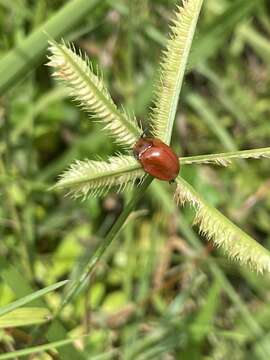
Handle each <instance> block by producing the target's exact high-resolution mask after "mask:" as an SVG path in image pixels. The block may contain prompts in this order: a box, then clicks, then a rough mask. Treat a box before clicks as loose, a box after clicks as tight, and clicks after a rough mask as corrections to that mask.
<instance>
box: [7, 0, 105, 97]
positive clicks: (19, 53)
mask: <svg viewBox="0 0 270 360" xmlns="http://www.w3.org/2000/svg"><path fill="white" fill-rule="evenodd" d="M98 2H99V1H98V0H73V1H70V2H68V3H67V5H65V6H64V7H63V8H62V9H60V10H59V11H58V12H57V13H56V14H55V15H54V16H52V17H51V18H50V19H49V20H48V21H47V22H46V23H45V24H43V25H41V26H40V27H39V28H38V29H37V30H36V31H34V32H33V33H32V34H31V35H29V36H28V37H27V38H26V39H24V40H23V41H22V42H21V43H20V44H19V45H18V46H16V47H15V48H14V49H13V50H11V51H10V52H9V53H8V54H7V55H6V56H5V57H4V58H3V59H2V60H1V61H0V95H2V94H3V93H4V92H5V91H6V90H8V89H9V88H10V87H11V86H12V85H14V84H15V83H16V82H17V81H18V80H20V78H22V77H23V76H24V75H25V74H27V73H28V72H30V71H31V70H32V69H33V66H34V65H35V64H36V63H37V62H38V61H39V60H40V58H41V57H42V56H43V55H44V54H45V52H46V50H47V46H48V36H47V35H46V34H45V31H46V32H47V33H48V34H50V36H52V37H53V38H54V39H59V38H60V37H61V36H63V35H64V34H67V33H68V32H69V31H70V30H71V29H72V28H73V27H74V26H75V25H76V24H79V23H80V21H82V19H83V18H84V17H85V16H86V15H87V14H88V13H89V11H90V10H91V9H93V7H94V6H95V5H96V4H97V3H98Z"/></svg>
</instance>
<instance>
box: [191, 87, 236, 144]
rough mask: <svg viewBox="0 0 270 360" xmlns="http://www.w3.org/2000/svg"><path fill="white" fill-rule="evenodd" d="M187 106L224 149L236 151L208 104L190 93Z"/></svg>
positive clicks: (197, 95) (231, 140) (232, 141)
mask: <svg viewBox="0 0 270 360" xmlns="http://www.w3.org/2000/svg"><path fill="white" fill-rule="evenodd" d="M187 102H188V104H189V105H190V106H191V107H192V109H193V110H195V111H196V113H197V114H198V115H199V116H200V119H201V121H203V122H204V123H205V124H206V125H207V126H208V128H209V131H211V132H213V133H214V134H215V135H216V137H217V138H218V139H219V141H220V142H221V144H222V145H223V146H224V148H225V149H226V150H228V151H236V150H237V146H236V144H235V141H234V139H233V137H232V136H231V135H230V133H229V132H228V131H227V130H226V128H225V127H224V126H223V124H221V123H220V121H219V119H218V118H217V116H216V114H215V113H214V111H213V110H212V109H211V107H210V104H209V103H207V101H206V100H205V99H204V98H203V97H202V96H200V95H199V94H195V93H191V94H190V95H189V96H188V97H187Z"/></svg>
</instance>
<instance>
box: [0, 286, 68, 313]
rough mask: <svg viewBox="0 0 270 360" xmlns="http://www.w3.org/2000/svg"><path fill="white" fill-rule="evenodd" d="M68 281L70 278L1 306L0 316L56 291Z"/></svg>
mask: <svg viewBox="0 0 270 360" xmlns="http://www.w3.org/2000/svg"><path fill="white" fill-rule="evenodd" d="M67 282H68V280H64V281H60V282H58V283H56V284H53V285H50V286H47V287H46V288H44V289H41V290H38V291H36V292H34V293H32V294H30V295H27V296H25V297H23V298H21V299H19V300H16V301H14V302H12V303H11V304H8V305H6V306H3V307H1V308H0V317H1V316H3V315H4V314H7V313H9V312H10V311H14V310H15V309H17V308H19V307H21V306H24V305H26V304H28V303H30V302H32V301H33V300H35V299H38V298H40V297H41V296H44V295H45V294H48V293H49V292H51V291H54V290H56V289H58V288H60V287H61V286H63V285H65V284H66V283H67Z"/></svg>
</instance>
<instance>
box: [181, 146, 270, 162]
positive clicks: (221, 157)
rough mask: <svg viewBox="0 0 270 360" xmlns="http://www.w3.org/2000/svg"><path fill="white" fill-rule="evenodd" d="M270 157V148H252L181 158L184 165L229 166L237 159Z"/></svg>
mask: <svg viewBox="0 0 270 360" xmlns="http://www.w3.org/2000/svg"><path fill="white" fill-rule="evenodd" d="M261 158H268V159H269V158H270V148H259V149H252V150H240V151H232V152H226V153H220V154H210V155H198V156H190V157H184V158H181V159H180V161H181V164H182V165H189V164H215V165H221V166H228V165H230V164H232V160H236V159H238V160H239V159H261Z"/></svg>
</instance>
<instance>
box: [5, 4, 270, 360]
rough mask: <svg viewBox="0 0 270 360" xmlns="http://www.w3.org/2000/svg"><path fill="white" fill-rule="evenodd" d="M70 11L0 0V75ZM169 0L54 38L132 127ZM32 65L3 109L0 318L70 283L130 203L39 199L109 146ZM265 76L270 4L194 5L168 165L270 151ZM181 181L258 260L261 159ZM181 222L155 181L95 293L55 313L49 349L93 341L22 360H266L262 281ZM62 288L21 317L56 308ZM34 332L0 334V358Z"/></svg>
mask: <svg viewBox="0 0 270 360" xmlns="http://www.w3.org/2000/svg"><path fill="white" fill-rule="evenodd" d="M66 3H67V2H66V1H63V0H54V1H53V0H36V1H31V0H13V1H5V0H0V34H1V41H0V56H1V58H0V72H1V70H2V71H3V69H4V68H3V59H4V56H5V55H6V54H7V53H8V52H9V51H10V50H11V49H13V48H14V47H15V46H17V45H18V44H20V43H21V42H23V39H24V38H26V37H27V36H28V35H29V34H30V33H31V32H33V31H35V30H36V29H38V27H39V26H40V25H41V24H43V23H44V22H45V21H46V20H47V19H48V18H50V17H51V16H53V15H55V14H57V13H58V11H59V10H60V9H61V8H62V7H63V6H64V5H65V4H66ZM176 3H179V2H178V1H176V0H138V1H132V0H130V1H129V0H109V1H97V2H96V3H95V4H94V5H93V8H92V9H91V11H88V12H86V13H85V14H84V16H83V18H82V19H80V21H79V23H77V24H76V25H74V26H73V28H72V29H69V31H68V32H67V33H65V34H62V36H63V37H64V38H65V39H66V40H72V41H74V43H75V46H76V47H77V48H81V49H82V50H83V51H84V52H86V53H87V55H88V56H89V57H90V58H91V60H92V61H93V62H94V63H95V64H99V66H100V68H101V69H102V70H103V72H104V79H105V82H106V83H107V85H108V87H109V89H110V91H111V94H112V96H113V98H114V99H115V101H116V102H117V104H124V105H125V106H126V107H128V108H129V109H132V110H133V111H134V112H135V114H136V116H137V117H138V118H139V119H140V120H141V121H142V122H143V123H144V126H147V116H148V111H149V108H150V107H151V99H152V90H153V81H154V80H155V78H156V76H157V69H158V63H159V59H160V54H161V50H162V47H163V46H164V43H165V40H166V35H167V32H168V25H169V23H170V19H171V16H172V12H173V9H174V8H175V4H176ZM66 21H67V22H68V21H69V18H67V19H66ZM32 45H33V51H34V49H35V46H36V45H35V43H34V42H33V44H32ZM39 55H40V56H39V59H38V60H37V61H36V62H35V64H33V63H29V64H28V67H27V69H26V70H25V71H24V72H25V74H24V76H23V77H21V78H17V79H15V80H14V81H13V82H12V83H11V84H10V85H9V88H8V89H6V90H5V92H4V93H3V94H2V96H1V98H0V128H1V131H0V199H1V202H0V233H1V240H0V306H3V305H6V304H8V303H9V302H11V301H13V300H15V299H18V298H20V297H22V296H25V295H27V294H29V293H31V292H32V291H34V290H37V289H40V288H43V287H45V286H48V285H50V284H52V283H55V282H57V281H60V280H63V279H66V278H68V277H70V276H76V274H78V273H80V269H81V268H82V266H83V264H84V263H85V262H86V261H87V259H88V258H89V256H90V255H91V253H92V252H93V250H94V249H95V247H96V246H97V244H98V243H99V242H100V241H101V239H102V237H103V236H104V235H105V234H106V232H107V230H108V229H109V228H110V226H111V224H112V223H113V222H114V220H115V219H116V217H117V216H118V215H119V213H120V212H121V209H122V208H123V206H125V203H126V201H127V199H128V198H129V197H130V193H127V194H124V195H117V194H115V193H113V192H111V193H110V194H109V195H107V196H106V197H105V198H90V199H88V200H86V201H84V202H81V201H75V200H71V199H70V198H66V197H64V194H62V193H59V192H53V191H48V188H49V187H50V186H51V185H53V184H54V182H55V180H56V179H57V176H58V175H59V173H61V172H62V171H63V170H64V169H65V168H66V167H67V166H68V165H69V164H70V163H71V162H72V161H74V160H75V159H84V158H96V157H97V156H102V157H106V156H108V155H111V154H113V153H114V152H116V151H117V150H118V148H117V147H116V146H115V145H114V144H113V143H112V142H111V141H108V138H107V136H106V134H105V133H103V132H102V131H101V128H100V126H99V124H97V123H95V122H93V121H89V120H88V119H87V115H86V114H84V113H83V112H82V111H80V109H78V108H77V107H76V106H75V104H74V103H72V102H71V101H70V100H69V99H68V98H67V93H66V91H65V90H63V89H62V88H60V87H58V85H57V84H56V83H55V82H54V81H53V80H52V79H51V77H50V70H49V69H48V67H46V66H45V63H46V61H47V60H46V55H45V54H44V53H42V51H41V52H40V54H39ZM1 59H2V60H1ZM30 70H31V71H30ZM269 70H270V4H269V1H267V0H265V1H264V0H219V1H216V0H205V4H204V8H203V11H202V14H201V17H200V21H199V25H198V30H197V33H196V36H195V41H194V44H193V47H192V51H191V56H190V61H189V66H188V71H187V75H186V79H185V83H184V88H183V91H182V100H181V102H180V104H179V111H178V115H177V119H176V122H175V131H174V137H173V147H174V149H175V150H176V152H177V153H178V154H179V155H181V156H190V155H200V154H207V153H216V152H225V151H233V150H236V149H251V148H257V147H267V146H269V137H270V123H269V119H270V72H269ZM9 71H12V69H9V68H7V69H6V68H5V72H9ZM6 74H7V75H8V73H6ZM0 85H1V79H0ZM181 171H182V175H183V176H184V177H185V178H186V179H187V180H188V181H190V182H191V183H192V184H193V185H194V186H195V188H196V189H197V190H199V191H200V193H201V194H202V195H203V196H204V197H205V198H206V199H207V200H208V201H209V203H211V204H213V205H215V206H216V207H218V208H219V209H221V210H222V211H223V212H224V213H225V214H226V215H227V216H228V217H229V218H230V219H232V220H233V221H234V222H236V223H237V224H238V225H239V226H240V227H242V228H243V229H244V230H245V231H247V232H248V233H249V234H251V235H252V236H254V237H255V238H256V239H257V240H258V241H259V242H261V243H262V244H263V245H264V246H265V247H267V248H269V247H270V221H269V211H270V196H269V187H270V178H269V160H268V159H265V160H259V161H257V160H250V161H239V162H238V163H235V164H234V165H232V166H230V167H229V168H218V167H213V166H188V167H184V166H183V168H182V170H181ZM192 218H193V212H192V211H191V210H190V209H189V208H187V209H185V210H181V211H180V210H179V209H177V208H176V207H175V205H174V204H173V202H172V189H171V187H170V186H169V185H168V184H164V183H160V182H158V181H156V182H154V183H153V184H152V185H151V187H150V188H149V190H148V192H147V194H146V196H145V197H144V199H143V201H141V203H140V206H139V208H138V209H137V211H135V212H134V213H133V214H132V217H131V218H130V219H129V220H128V221H127V223H126V225H125V227H124V229H123V230H122V232H121V234H120V235H119V236H118V237H117V239H116V240H115V241H114V243H113V245H112V246H111V247H110V249H109V251H108V252H107V254H106V256H105V258H103V261H102V262H101V263H100V264H99V266H98V268H97V269H96V272H95V276H94V278H93V279H92V281H91V283H89V284H88V287H87V288H86V289H85V291H84V292H83V293H82V294H81V295H80V296H79V297H78V298H77V299H76V301H74V302H72V303H70V304H68V306H67V307H66V308H65V310H64V312H63V313H62V316H61V321H62V325H61V326H62V327H61V331H60V330H59V331H52V332H51V336H48V339H49V340H50V341H56V340H59V339H61V338H66V337H67V334H69V335H73V336H80V335H81V334H85V333H87V334H90V335H89V336H87V337H86V338H83V339H80V340H78V341H77V342H76V343H75V344H73V345H72V346H70V347H69V348H68V347H66V348H65V349H66V351H64V350H61V351H60V352H59V353H58V354H56V353H55V352H48V353H46V354H43V355H41V354H40V355H36V356H34V357H32V358H33V359H58V358H61V359H90V358H91V359H117V358H122V359H164V360H165V359H166V360H167V359H168V360H169V359H229V358H231V359H269V358H270V335H269V334H270V321H269V320H270V309H269V305H268V303H269V298H270V282H269V275H268V274H266V275H265V276H258V275H257V274H255V273H252V272H250V271H249V270H248V269H245V268H239V267H238V266H237V265H236V264H234V263H231V262H230V261H229V260H227V259H226V258H224V257H223V256H222V254H220V253H219V251H217V250H215V249H213V248H212V247H211V244H209V243H206V241H205V240H204V239H203V237H200V236H198V235H197V233H196V232H195V230H193V229H192V228H191V223H192ZM63 291H64V290H63V288H61V289H59V290H57V291H55V292H53V293H49V294H47V295H46V297H45V298H44V302H43V303H37V304H33V306H43V307H46V308H49V309H50V310H51V311H53V310H54V309H56V307H57V306H58V305H59V303H60V301H61V295H62V293H63ZM38 331H39V328H38V327H37V326H32V327H31V326H26V327H11V328H5V329H2V330H1V329H0V354H1V353H6V352H7V351H11V350H12V349H20V348H25V347H29V346H32V345H34V344H37V343H41V342H42V341H43V340H44V339H43V336H40V335H39V337H38V338H37V336H36V333H38ZM42 335H43V334H42ZM63 349H64V348H63Z"/></svg>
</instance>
